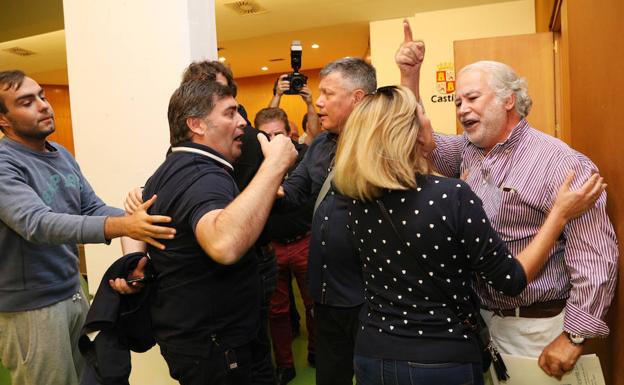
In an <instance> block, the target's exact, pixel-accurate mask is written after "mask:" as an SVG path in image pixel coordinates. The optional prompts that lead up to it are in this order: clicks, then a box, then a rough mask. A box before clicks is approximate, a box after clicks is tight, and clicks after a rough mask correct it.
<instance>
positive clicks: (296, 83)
mask: <svg viewBox="0 0 624 385" xmlns="http://www.w3.org/2000/svg"><path fill="white" fill-rule="evenodd" d="M304 85H305V81H304V80H303V79H302V78H300V77H295V78H293V79H292V81H291V83H290V88H292V89H293V90H297V91H299V90H300V89H302V88H303V86H304Z"/></svg>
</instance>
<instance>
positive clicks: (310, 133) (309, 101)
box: [299, 84, 321, 146]
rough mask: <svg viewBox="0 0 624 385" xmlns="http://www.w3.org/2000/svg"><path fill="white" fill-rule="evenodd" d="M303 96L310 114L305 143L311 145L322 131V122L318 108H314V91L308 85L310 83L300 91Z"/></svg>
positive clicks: (307, 111)
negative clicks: (317, 111)
mask: <svg viewBox="0 0 624 385" xmlns="http://www.w3.org/2000/svg"><path fill="white" fill-rule="evenodd" d="M299 94H300V95H301V98H302V99H303V101H304V102H305V104H306V114H307V115H308V121H307V124H306V127H304V128H305V131H306V134H307V135H306V138H305V139H306V141H305V143H306V144H307V145H308V146H309V145H310V144H312V141H313V140H314V138H315V137H316V136H317V135H318V134H320V132H321V123H320V121H319V117H318V114H317V113H316V108H314V102H313V98H312V91H311V90H310V88H309V87H308V85H307V84H306V85H304V86H303V88H302V89H301V91H299Z"/></svg>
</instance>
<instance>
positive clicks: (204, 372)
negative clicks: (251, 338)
mask: <svg viewBox="0 0 624 385" xmlns="http://www.w3.org/2000/svg"><path fill="white" fill-rule="evenodd" d="M206 350H207V351H206V352H205V353H204V354H202V355H189V354H185V353H182V352H181V351H178V350H171V349H167V348H166V347H164V346H161V347H160V352H161V354H162V355H163V357H164V358H165V361H167V366H169V374H170V375H171V377H172V378H173V379H174V380H177V381H178V382H179V383H180V384H181V385H249V384H251V344H247V345H244V346H241V347H239V348H236V349H231V350H230V354H229V355H228V356H229V357H230V361H235V362H236V368H229V367H228V364H227V361H226V356H225V351H224V350H223V349H221V348H219V347H217V346H216V345H215V344H209V346H208V348H207V349H206ZM231 352H233V353H231Z"/></svg>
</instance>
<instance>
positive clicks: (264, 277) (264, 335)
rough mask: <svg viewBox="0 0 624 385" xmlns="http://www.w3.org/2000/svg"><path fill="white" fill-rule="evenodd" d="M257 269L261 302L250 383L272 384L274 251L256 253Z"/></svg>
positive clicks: (255, 384) (252, 347)
mask: <svg viewBox="0 0 624 385" xmlns="http://www.w3.org/2000/svg"><path fill="white" fill-rule="evenodd" d="M258 257H259V260H258V271H259V273H260V285H261V288H262V303H261V305H260V325H259V327H258V335H257V337H256V339H255V340H254V341H253V342H252V344H251V354H252V357H253V358H252V360H253V361H252V366H251V378H252V380H251V383H252V385H274V384H275V383H276V379H275V369H274V367H273V361H272V360H271V340H270V339H269V302H270V300H271V297H272V296H273V293H274V292H275V286H276V285H277V262H276V260H275V253H274V252H273V251H267V250H266V248H263V252H262V253H260V252H259V253H258Z"/></svg>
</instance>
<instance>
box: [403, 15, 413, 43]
mask: <svg viewBox="0 0 624 385" xmlns="http://www.w3.org/2000/svg"><path fill="white" fill-rule="evenodd" d="M403 35H404V36H405V39H404V40H403V42H404V43H409V42H411V41H413V40H414V38H413V37H412V27H410V23H409V21H408V20H407V19H403Z"/></svg>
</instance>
